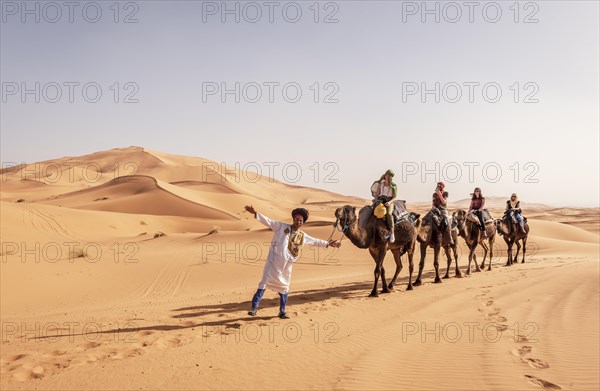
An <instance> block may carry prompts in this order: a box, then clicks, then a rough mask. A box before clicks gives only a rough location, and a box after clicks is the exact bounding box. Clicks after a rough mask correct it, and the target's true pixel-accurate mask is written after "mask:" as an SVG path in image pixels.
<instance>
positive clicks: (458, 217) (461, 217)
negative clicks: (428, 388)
mask: <svg viewBox="0 0 600 391" xmlns="http://www.w3.org/2000/svg"><path fill="white" fill-rule="evenodd" d="M452 218H453V219H454V221H456V224H457V226H458V229H460V228H461V227H462V226H463V224H464V223H465V221H467V212H465V211H464V210H462V209H459V210H456V211H454V212H452Z"/></svg>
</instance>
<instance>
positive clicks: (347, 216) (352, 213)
mask: <svg viewBox="0 0 600 391" xmlns="http://www.w3.org/2000/svg"><path fill="white" fill-rule="evenodd" d="M335 218H336V226H337V225H338V224H340V226H341V227H342V228H343V226H349V225H351V224H353V223H355V222H356V221H357V220H358V216H357V215H356V207H354V206H350V205H344V206H343V207H341V208H337V209H336V210H335Z"/></svg>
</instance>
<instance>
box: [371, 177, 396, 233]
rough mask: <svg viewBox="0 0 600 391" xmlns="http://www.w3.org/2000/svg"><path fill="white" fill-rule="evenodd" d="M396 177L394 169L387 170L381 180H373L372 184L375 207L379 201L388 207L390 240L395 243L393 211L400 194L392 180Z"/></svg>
mask: <svg viewBox="0 0 600 391" xmlns="http://www.w3.org/2000/svg"><path fill="white" fill-rule="evenodd" d="M393 178H394V171H392V170H387V171H386V172H385V173H384V174H383V175H382V176H381V178H379V180H377V181H375V182H373V184H372V185H371V195H372V196H373V207H375V204H376V203H378V202H381V203H382V204H383V205H384V206H385V209H386V213H385V218H386V221H387V226H388V229H389V230H390V236H389V241H390V243H394V241H395V240H396V238H395V237H394V218H393V217H392V213H393V212H394V203H393V202H392V201H393V200H394V199H395V198H396V196H397V195H398V186H396V184H395V183H394V181H393V180H392V179H393Z"/></svg>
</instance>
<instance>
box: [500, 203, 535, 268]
mask: <svg viewBox="0 0 600 391" xmlns="http://www.w3.org/2000/svg"><path fill="white" fill-rule="evenodd" d="M495 224H496V229H497V230H498V233H499V234H500V235H501V236H502V237H503V238H504V241H505V242H506V246H507V247H508V250H507V253H508V260H507V261H506V266H510V265H512V264H513V263H519V261H518V257H519V250H521V244H519V242H522V243H523V260H522V261H521V263H525V253H526V251H527V237H528V236H529V224H527V219H525V223H524V228H525V232H523V231H521V227H520V226H519V224H517V223H515V222H514V221H513V220H512V218H511V217H510V215H508V214H505V215H504V218H503V219H496V221H495ZM513 244H516V245H517V253H516V254H515V257H514V258H513V257H512V247H513Z"/></svg>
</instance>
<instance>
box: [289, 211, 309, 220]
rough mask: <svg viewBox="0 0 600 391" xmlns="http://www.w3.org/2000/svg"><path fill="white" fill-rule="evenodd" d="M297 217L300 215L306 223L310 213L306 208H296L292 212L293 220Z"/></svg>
mask: <svg viewBox="0 0 600 391" xmlns="http://www.w3.org/2000/svg"><path fill="white" fill-rule="evenodd" d="M296 215H300V216H302V217H303V218H304V222H306V220H308V215H309V213H308V211H307V210H306V209H304V208H296V209H294V210H293V211H292V218H295V217H296Z"/></svg>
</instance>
